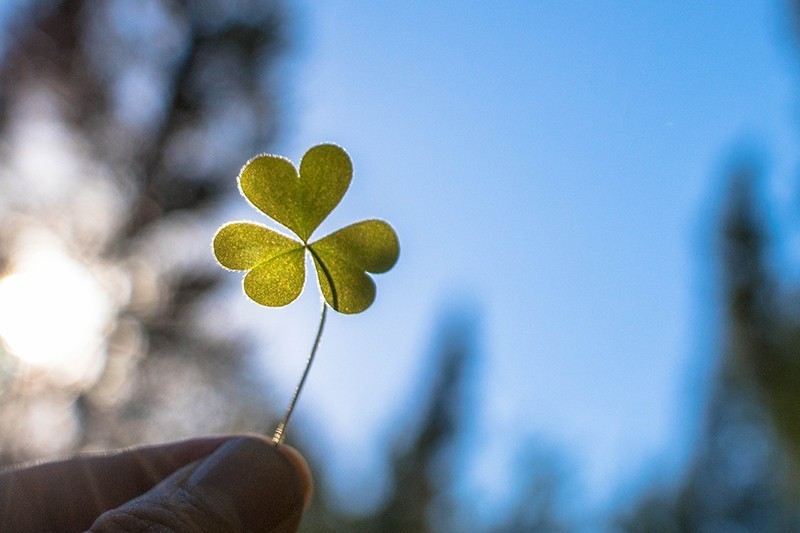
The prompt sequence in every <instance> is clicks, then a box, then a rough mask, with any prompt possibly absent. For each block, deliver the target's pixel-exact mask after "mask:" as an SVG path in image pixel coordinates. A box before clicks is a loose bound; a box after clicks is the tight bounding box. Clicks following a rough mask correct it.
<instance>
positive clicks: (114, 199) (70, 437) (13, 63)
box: [0, 0, 284, 462]
mask: <svg viewBox="0 0 800 533" xmlns="http://www.w3.org/2000/svg"><path fill="white" fill-rule="evenodd" d="M282 13H283V8H282V5H281V3H280V2H278V1H256V0H253V1H245V0H243V1H238V2H228V1H226V0H146V1H142V2H127V1H124V0H110V1H108V2H91V1H88V0H47V1H45V0H41V1H30V2H28V3H26V4H23V5H22V6H21V7H19V8H17V9H16V11H15V12H14V13H13V17H14V18H13V19H12V20H11V21H10V23H9V24H8V27H9V30H8V31H7V32H6V38H7V41H6V42H5V43H4V44H5V48H4V49H5V54H4V56H3V59H2V67H1V68H2V70H1V71H0V154H2V157H0V172H1V174H0V197H2V201H0V202H1V203H2V209H0V255H2V265H3V266H4V270H5V274H6V275H13V274H15V273H16V272H18V271H23V272H24V270H25V265H26V264H27V263H26V261H27V259H26V257H28V255H30V252H31V250H34V251H35V252H36V253H40V252H43V251H44V252H48V253H51V252H52V253H53V254H56V255H57V256H58V257H60V258H62V259H63V261H62V263H64V264H69V265H73V267H74V268H75V269H77V270H79V271H80V272H81V273H82V275H84V277H86V278H87V279H90V280H91V283H92V284H94V286H96V287H97V288H98V294H99V295H100V296H98V297H99V298H101V300H102V302H103V303H104V305H105V307H104V309H105V313H104V315H103V322H102V323H101V324H99V325H98V326H97V327H96V338H95V339H94V348H95V351H96V352H97V353H96V354H95V355H96V362H95V364H94V366H92V367H91V369H90V370H87V371H86V372H84V373H83V374H82V375H81V376H79V378H80V379H77V378H76V379H72V380H68V381H65V380H63V379H61V377H63V376H61V377H60V376H53V375H51V374H52V373H50V374H49V373H48V372H46V371H42V370H41V369H38V368H28V367H26V366H25V365H24V364H20V363H18V362H17V361H16V360H15V358H14V357H11V355H10V354H9V352H8V349H10V348H11V347H10V346H9V348H8V349H7V350H6V351H5V353H4V355H3V357H0V361H4V362H5V363H4V364H2V365H0V368H2V369H3V370H4V372H3V381H2V382H0V384H2V385H3V387H2V390H1V391H0V434H2V435H3V437H2V439H0V459H2V461H4V462H10V461H19V460H24V459H27V458H31V457H41V456H43V455H48V454H62V453H66V452H70V451H74V450H76V449H94V448H98V447H103V448H105V447H111V446H121V445H127V444H130V443H132V442H139V441H149V440H163V439H168V438H176V437H179V436H185V435H189V434H195V433H199V432H203V433H205V432H213V431H225V430H242V429H259V428H261V427H263V425H264V424H265V423H266V421H267V420H268V419H270V418H271V417H272V415H271V412H270V410H269V408H268V406H267V404H266V402H265V400H264V395H263V393H261V392H260V391H261V390H262V384H257V383H255V382H254V381H253V380H252V379H251V378H249V376H250V375H251V374H252V372H251V371H250V370H249V369H248V368H246V365H247V361H246V359H245V357H244V355H243V354H244V353H245V350H244V348H245V347H244V346H243V345H242V344H241V343H239V342H233V341H232V340H231V338H229V337H228V336H227V335H225V334H221V333H220V332H219V329H217V330H214V328H210V327H208V324H209V321H208V318H209V316H210V317H211V319H212V320H211V323H212V324H213V322H215V321H219V317H218V316H215V315H214V309H215V307H214V306H212V305H210V303H211V302H213V297H214V296H213V295H214V288H215V287H216V285H217V283H218V278H219V273H218V272H217V269H216V268H215V267H214V265H213V264H212V261H211V260H210V259H208V257H207V256H209V257H210V252H209V248H208V242H209V239H210V235H211V234H212V232H213V228H211V227H209V224H211V223H210V222H209V217H213V215H214V213H215V210H217V209H219V204H220V200H222V199H223V198H224V197H225V196H226V195H228V194H232V193H234V191H235V180H234V178H235V176H236V174H237V172H238V169H239V168H240V166H241V164H242V163H243V162H244V161H246V160H247V159H248V158H249V157H251V156H252V155H253V154H254V153H258V152H262V151H264V150H265V149H267V148H268V145H269V143H270V142H271V140H272V139H273V137H274V135H275V132H276V127H277V124H278V121H277V114H276V99H275V94H274V92H275V81H274V79H273V78H274V76H273V66H274V64H275V61H276V59H277V58H278V57H279V56H280V54H279V53H280V51H281V49H282V48H283V40H284V39H283V34H282V31H281V21H282ZM26 254H27V255H26ZM51 264H52V266H50V267H44V272H43V273H41V275H42V276H43V279H44V278H46V277H48V276H49V277H52V278H54V279H56V278H58V276H59V275H62V274H63V270H64V269H63V268H61V267H59V266H58V264H56V263H55V262H51ZM48 268H50V269H51V270H48ZM59 269H60V270H59ZM87 283H89V282H87ZM53 297H55V296H53ZM31 298H33V297H32V296H31ZM87 298H89V296H87ZM80 303H83V302H75V304H76V306H75V309H76V311H75V313H80V312H81V311H79V309H82V307H79V306H78V305H77V304H80ZM32 304H37V305H41V306H46V305H50V304H51V303H50V302H47V301H41V302H35V301H34V302H32ZM68 314H70V315H74V313H71V312H68ZM82 318H87V317H81V316H65V317H64V320H65V321H67V319H69V323H70V324H71V323H79V322H80V321H81V319H82ZM87 319H88V318H87ZM39 327H40V328H41V335H45V336H46V335H50V334H52V333H51V332H52V331H53V330H55V329H57V328H56V324H53V323H42V324H39ZM48 428H50V429H48Z"/></svg>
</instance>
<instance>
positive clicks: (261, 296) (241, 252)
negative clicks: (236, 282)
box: [213, 222, 306, 307]
mask: <svg viewBox="0 0 800 533" xmlns="http://www.w3.org/2000/svg"><path fill="white" fill-rule="evenodd" d="M213 246H214V255H215V256H216V258H217V261H219V262H220V264H221V265H222V266H224V267H226V268H230V269H231V270H250V272H248V273H247V275H246V276H245V277H244V292H245V293H246V294H247V295H248V296H249V297H250V298H251V299H253V300H254V301H256V302H258V303H260V304H261V305H268V306H271V307H279V306H282V305H286V304H288V303H290V302H292V301H293V300H294V299H295V298H297V297H298V296H299V295H300V292H301V291H302V290H303V285H304V284H305V277H306V273H305V247H304V246H303V244H302V243H300V242H298V241H296V240H294V239H291V238H289V237H286V236H284V235H281V234H280V233H278V232H276V231H273V230H271V229H269V228H266V227H264V226H261V225H259V224H253V223H252V222H233V223H230V224H227V225H225V226H223V227H222V228H220V230H219V231H218V232H217V234H216V235H215V236H214V244H213ZM251 269H252V270H251Z"/></svg>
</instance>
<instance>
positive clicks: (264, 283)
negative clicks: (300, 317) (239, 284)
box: [244, 246, 306, 307]
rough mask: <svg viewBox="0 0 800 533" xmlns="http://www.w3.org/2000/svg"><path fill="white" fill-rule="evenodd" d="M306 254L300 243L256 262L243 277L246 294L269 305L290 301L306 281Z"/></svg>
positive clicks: (257, 301) (296, 295) (298, 294)
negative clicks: (267, 258) (298, 245)
mask: <svg viewBox="0 0 800 533" xmlns="http://www.w3.org/2000/svg"><path fill="white" fill-rule="evenodd" d="M305 257H306V256H305V248H304V247H302V246H301V247H298V248H295V249H293V250H290V251H288V252H285V253H283V254H280V255H277V256H275V257H273V258H271V259H269V260H267V261H264V262H263V263H259V264H258V265H257V266H256V267H255V268H253V269H252V270H251V271H250V272H248V273H247V275H246V276H245V277H244V292H245V294H247V296H249V297H250V298H251V299H252V300H253V301H255V302H256V303H260V304H261V305H267V306H270V307H280V306H283V305H286V304H288V303H291V302H293V301H294V300H295V299H296V298H297V297H298V296H300V293H301V292H302V291H303V285H304V284H305V279H306V268H305Z"/></svg>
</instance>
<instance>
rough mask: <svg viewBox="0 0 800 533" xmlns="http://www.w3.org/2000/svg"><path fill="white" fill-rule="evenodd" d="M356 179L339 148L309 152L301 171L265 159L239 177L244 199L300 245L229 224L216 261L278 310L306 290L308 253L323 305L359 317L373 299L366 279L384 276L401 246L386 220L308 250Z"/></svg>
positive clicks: (247, 225) (217, 241)
mask: <svg viewBox="0 0 800 533" xmlns="http://www.w3.org/2000/svg"><path fill="white" fill-rule="evenodd" d="M352 176H353V165H352V162H351V161H350V156H348V155H347V152H345V151H344V149H343V148H341V147H339V146H336V145H334V144H321V145H318V146H314V147H313V148H311V149H310V150H308V151H307V152H306V153H305V155H304V156H303V159H302V161H301V162H300V169H299V172H298V169H297V168H296V167H295V165H294V164H293V163H292V162H291V161H289V160H288V159H286V158H283V157H280V156H276V155H260V156H257V157H255V158H253V159H251V160H250V161H248V162H247V164H245V166H244V167H243V168H242V171H241V173H240V174H239V187H240V190H241V192H242V194H243V195H244V196H245V197H246V198H247V199H248V200H249V201H250V203H251V204H252V205H253V206H254V207H256V208H257V209H258V210H259V211H261V212H262V213H264V214H265V215H267V216H268V217H270V218H272V219H273V220H275V221H276V222H279V223H280V224H282V225H283V226H285V227H286V228H288V229H289V230H291V231H292V232H293V233H294V234H295V235H297V237H298V238H299V239H300V240H297V239H294V238H292V237H288V236H286V235H284V234H282V233H279V232H277V231H275V230H273V229H270V228H267V227H266V226H262V225H260V224H256V223H253V222H231V223H229V224H226V225H225V226H223V227H222V228H221V229H220V230H219V231H218V232H217V234H216V235H215V237H214V255H215V256H216V258H217V260H218V261H219V262H220V264H221V265H222V266H224V267H226V268H229V269H231V270H246V271H247V274H246V275H245V277H244V282H243V284H244V292H245V293H246V294H247V296H249V297H250V298H251V299H252V300H254V301H255V302H257V303H259V304H261V305H266V306H271V307H278V306H283V305H286V304H289V303H290V302H292V301H294V300H295V299H296V298H297V297H298V296H299V295H300V293H301V292H302V290H303V286H304V284H305V277H306V273H305V257H306V250H308V252H309V253H310V254H311V257H312V258H313V261H314V266H315V268H316V271H317V279H318V281H319V285H320V289H321V290H322V294H323V296H324V297H325V301H326V302H327V303H328V305H330V307H331V308H333V309H335V310H336V311H339V312H340V313H349V314H352V313H360V312H361V311H364V310H365V309H366V308H367V307H369V306H370V305H371V304H372V302H373V301H374V300H375V282H374V281H373V280H372V278H371V277H370V276H369V274H368V273H373V274H379V273H382V272H386V271H387V270H389V269H390V268H392V267H393V266H394V264H395V263H396V262H397V258H398V255H399V253H400V245H399V242H398V239H397V234H396V233H395V232H394V230H393V229H392V227H391V226H390V225H389V224H388V223H386V222H384V221H382V220H364V221H362V222H357V223H355V224H352V225H350V226H347V227H345V228H342V229H340V230H339V231H336V232H334V233H332V234H330V235H328V236H327V237H323V238H322V239H319V240H316V241H313V242H310V243H309V239H310V238H311V235H312V233H313V232H314V230H316V229H317V227H318V226H319V225H320V224H321V223H322V221H323V220H324V219H325V217H327V216H328V214H329V213H330V212H331V211H332V210H333V208H334V207H336V206H337V205H338V204H339V201H340V200H341V199H342V197H343V196H344V193H345V192H346V191H347V188H348V187H349V186H350V181H351V179H352Z"/></svg>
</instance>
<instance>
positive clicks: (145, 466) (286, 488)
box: [0, 435, 312, 533]
mask: <svg viewBox="0 0 800 533" xmlns="http://www.w3.org/2000/svg"><path fill="white" fill-rule="evenodd" d="M311 487H312V481H311V473H310V470H309V468H308V465H307V463H306V462H305V460H304V459H303V458H302V456H301V455H300V454H299V453H298V452H297V451H296V450H294V449H293V448H291V447H288V446H284V445H275V444H274V443H272V441H270V440H267V439H266V438H264V437H260V436H254V435H244V436H228V437H210V438H200V439H191V440H186V441H181V442H175V443H169V444H162V445H158V446H147V447H140V448H132V449H129V450H124V451H120V452H113V453H106V454H95V455H85V456H78V457H74V458H70V459H66V460H62V461H55V462H48V463H41V464H35V465H29V466H22V467H17V468H13V469H10V470H7V471H4V472H0V531H3V532H6V531H8V532H14V531H43V532H46V531H59V532H62V531H64V532H69V531H87V530H88V531H91V532H93V533H104V532H111V531H114V532H119V531H126V532H134V531H176V532H178V531H181V532H182V531H218V532H221V533H228V532H230V533H233V532H240V531H264V532H266V531H269V532H281V533H282V532H292V531H296V530H297V528H298V526H299V524H300V519H301V517H302V513H303V509H304V508H305V507H306V506H307V505H308V503H309V501H310V499H311V494H312V488H311Z"/></svg>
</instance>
